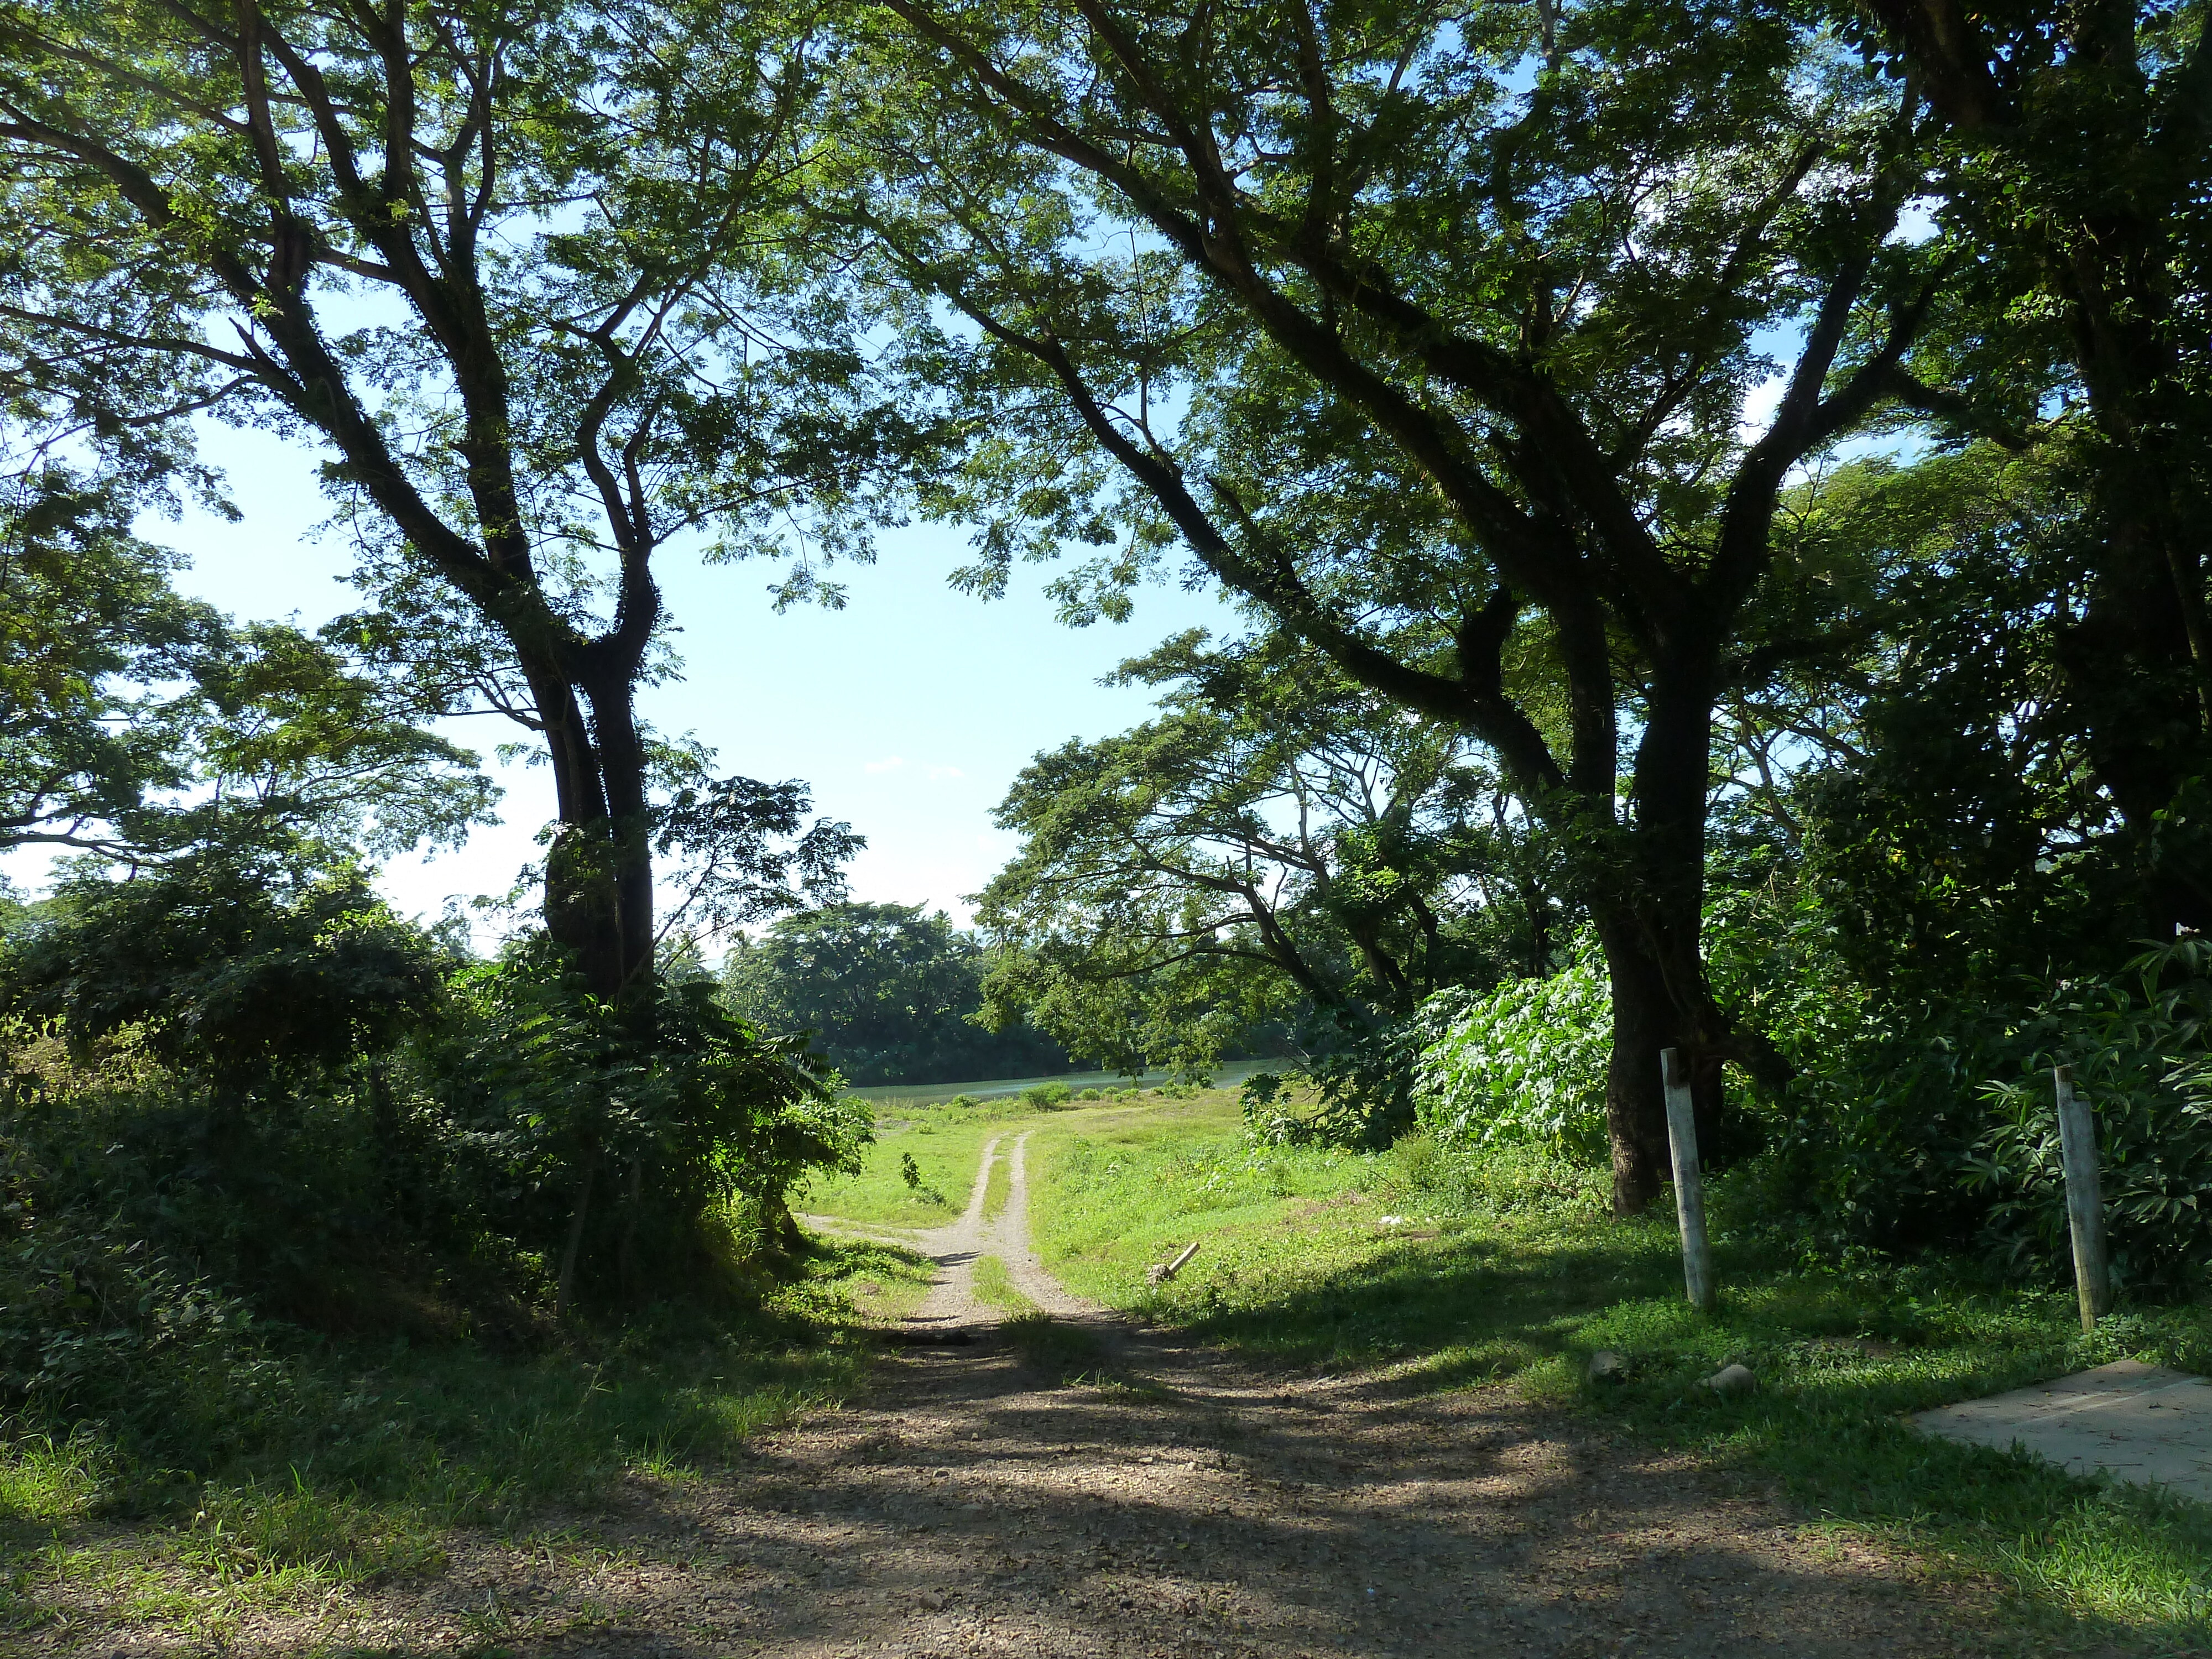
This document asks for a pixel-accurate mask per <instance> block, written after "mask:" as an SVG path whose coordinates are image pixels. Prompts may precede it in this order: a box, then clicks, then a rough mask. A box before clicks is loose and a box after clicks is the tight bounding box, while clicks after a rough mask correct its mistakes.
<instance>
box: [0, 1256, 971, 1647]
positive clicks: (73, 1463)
mask: <svg viewBox="0 0 2212 1659" xmlns="http://www.w3.org/2000/svg"><path fill="white" fill-rule="evenodd" d="M798 1265H799V1273H798V1276H797V1277H796V1278H795V1279H793V1281H791V1282H788V1283H786V1284H782V1285H776V1286H774V1287H772V1288H771V1289H770V1290H769V1291H768V1292H767V1293H766V1294H764V1295H763V1297H761V1298H760V1300H759V1301H758V1303H757V1305H753V1306H750V1307H743V1308H738V1309H733V1310H720V1311H715V1312H711V1313H710V1312H708V1311H707V1310H702V1309H699V1308H696V1307H695V1308H690V1309H685V1308H683V1307H681V1306H680V1305H671V1306H670V1307H668V1308H665V1309H663V1310H657V1311H656V1312H655V1313H654V1314H653V1315H652V1316H648V1318H647V1319H646V1320H645V1321H643V1322H641V1323H640V1324H639V1325H637V1326H635V1327H634V1328H630V1329H629V1330H627V1331H625V1332H623V1333H622V1334H618V1335H616V1336H611V1337H608V1338H604V1339H599V1340H590V1339H586V1340H580V1341H578V1342H577V1343H576V1344H575V1345H574V1346H572V1347H568V1348H565V1349H562V1350H559V1351H555V1352H542V1353H538V1354H529V1355H513V1354H508V1355H501V1354H497V1353H494V1352H486V1351H484V1350H482V1349H479V1348H475V1347H471V1346H462V1345H450V1346H436V1347H418V1346H410V1345H409V1344H408V1343H405V1342H404V1341H403V1342H398V1343H393V1344H391V1345H388V1346H375V1347H372V1346H368V1345H363V1344H358V1343H337V1342H329V1341H321V1340H310V1339H307V1338H305V1337H293V1338H289V1339H287V1338H285V1337H284V1336H283V1335H281V1334H270V1335H264V1336H263V1337H261V1338H260V1339H258V1340H254V1341H252V1342H248V1341H246V1340H245V1339H244V1338H241V1340H240V1343H239V1345H238V1346H236V1348H235V1349H234V1351H232V1352H228V1354H227V1355H226V1356H225V1357H224V1363H222V1364H219V1365H210V1364H208V1363H207V1358H206V1355H205V1354H204V1352H203V1353H200V1354H198V1355H197V1357H196V1364H197V1370H194V1371H193V1372H192V1373H191V1374H189V1375H184V1376H173V1377H163V1376H156V1377H155V1378H154V1379H153V1382H154V1384H155V1386H158V1387H161V1388H164V1389H168V1390H170V1391H171V1393H172V1395H173V1406H172V1407H171V1408H169V1409H165V1410H164V1411H162V1412H161V1413H155V1414H152V1416H151V1417H150V1419H149V1420H143V1421H140V1422H136V1423H133V1424H131V1425H129V1426H128V1427H127V1428H125V1427H122V1426H119V1425H110V1424H107V1423H103V1422H100V1421H91V1422H84V1423H79V1424H76V1425H74V1426H73V1427H65V1426H64V1425H42V1424H40V1423H37V1422H34V1421H26V1420H23V1419H15V1420H14V1421H11V1422H10V1423H9V1424H8V1425H6V1428H7V1432H6V1433H5V1435H4V1437H0V1629H5V1628H10V1627H13V1628H18V1629H21V1628H27V1627H29V1626H34V1625H37V1624H39V1623H41V1622H45V1621H46V1620H48V1619H49V1618H50V1617H51V1616H52V1598H53V1593H55V1592H59V1591H61V1590H63V1589H65V1588H66V1587H67V1586H69V1585H70V1584H71V1583H76V1584H78V1585H79V1586H80V1588H81V1587H82V1585H83V1584H85V1583H88V1582H90V1581H92V1580H94V1579H102V1580H108V1581H115V1580H118V1577H133V1576H136V1577H143V1576H144V1575H146V1574H148V1573H149V1572H150V1573H153V1574H155V1576H156V1577H159V1576H161V1575H162V1574H165V1573H169V1572H173V1571H184V1572H188V1573H190V1574H192V1575H194V1576H195V1577H197V1578H198V1579H199V1580H200V1581H201V1582H207V1581H210V1580H211V1581H213V1582H214V1583H217V1584H219V1585H221V1586H223V1587H225V1589H226V1590H228V1591H234V1592H235V1593H236V1595H238V1596H242V1597H244V1598H245V1599H246V1601H252V1598H253V1596H254V1595H255V1594H257V1593H259V1594H263V1595H280V1594H281V1595H291V1594H294V1593H296V1592H297V1591H298V1590H299V1589H301V1586H302V1584H303V1583H305V1582H307V1581H312V1582H313V1583H362V1582H368V1581H373V1580H376V1579H380V1578H386V1577H404V1576H407V1575H410V1574H414V1573H418V1572H422V1571H435V1570H436V1568H437V1567H439V1566H440V1565H441V1564H442V1561H443V1553H442V1548H441V1543H440V1539H441V1534H443V1533H444V1531H445V1530H446V1529H447V1528H450V1527H453V1526H454V1525H462V1524H465V1525H471V1526H478V1527H485V1528H493V1529H495V1530H501V1529H507V1528H513V1526H515V1525H517V1524H518V1523H519V1522H521V1520H522V1519H523V1518H524V1517H525V1516H527V1515H528V1514H529V1513H530V1512H531V1511H532V1510H537V1509H540V1508H542V1507H543V1506H544V1505H545V1504H550V1503H554V1502H559V1501H570V1500H576V1499H581V1498H588V1497H589V1496H590V1495H591V1494H592V1493H593V1492H597V1491H599V1490H601V1489H603V1488H604V1487H605V1486H606V1485H607V1484H608V1483H609V1482H611V1480H615V1479H617V1478H618V1477H620V1476H622V1475H624V1474H632V1473H642V1474H652V1475H655V1476H658V1477H660V1478H663V1479H668V1480H678V1481H681V1480H686V1479H688V1478H690V1477H692V1476H694V1475H696V1474H701V1473H703V1472H705V1471H708V1470H711V1469H714V1468H718V1467H724V1466H726V1465H728V1464H730V1463H732V1462H735V1461H737V1460H738V1459H740V1458H741V1457H742V1456H743V1455H744V1443H745V1441H746V1439H747V1437H750V1436H751V1435H753V1434H755V1433H756V1432H757V1431H760V1430H762V1429H764V1428H769V1427H771V1426H774V1425H778V1424H781V1423H783V1422H786V1421H787V1420H789V1419H791V1418H793V1416H795V1415H797V1414H798V1413H800V1412H803V1411H805V1410H808V1409H810V1408H811V1407H816V1406H819V1405H823V1404H826V1403H829V1402H832V1401H837V1400H841V1399H842V1398H845V1397H847V1396H848V1395H850V1394H851V1393H852V1392H853V1391H854V1389H857V1388H858V1387H859V1386H860V1384H861V1383H862V1381H863V1379H864V1377H865V1376H866V1371H867V1369H868V1366H869V1364H870V1363H871V1359H872V1356H873V1355H874V1354H875V1353H876V1352H878V1351H879V1350H878V1346H877V1345H876V1344H875V1342H874V1341H873V1340H872V1336H871V1334H870V1332H869V1329H868V1328H867V1326H866V1324H865V1323H864V1322H863V1321H862V1320H861V1319H860V1317H859V1316H857V1315H855V1313H854V1295H855V1293H856V1292H857V1291H862V1290H865V1289H866V1288H867V1287H868V1286H871V1285H873V1286H876V1287H877V1288H878V1290H880V1289H881V1288H882V1287H884V1285H895V1284H896V1283H897V1282H898V1281H902V1280H907V1281H913V1280H917V1279H919V1280H926V1279H927V1277H928V1273H929V1267H928V1264H927V1262H926V1261H922V1260H921V1258H919V1257H916V1256H915V1255H912V1254H911V1253H909V1252H906V1251H902V1250H898V1249H891V1248H889V1247H886V1246H882V1245H878V1244H872V1243H830V1244H826V1245H822V1246H818V1247H817V1248H816V1249H814V1250H813V1251H811V1253H810V1254H809V1255H808V1256H807V1257H805V1259H804V1260H803V1261H801V1262H800V1263H799V1264H798ZM34 1568H35V1571H33V1569H34ZM39 1584H44V1585H46V1589H45V1590H43V1591H42V1590H40V1589H38V1588H36V1586H37V1585H39ZM140 1599H142V1600H143V1596H142V1597H141V1598H140ZM195 1617H196V1619H197V1620H198V1622H200V1623H203V1624H204V1622H205V1619H204V1615H202V1614H196V1615H195Z"/></svg>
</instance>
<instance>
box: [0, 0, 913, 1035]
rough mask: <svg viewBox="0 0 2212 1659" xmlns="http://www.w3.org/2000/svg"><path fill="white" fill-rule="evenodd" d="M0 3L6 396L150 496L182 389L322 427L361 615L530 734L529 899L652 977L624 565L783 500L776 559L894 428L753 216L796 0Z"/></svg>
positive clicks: (843, 505) (628, 572)
mask: <svg viewBox="0 0 2212 1659" xmlns="http://www.w3.org/2000/svg"><path fill="white" fill-rule="evenodd" d="M0 34H4V38H5V43H6V50H5V52H4V53H0V155H4V173H5V179H6V183H5V185H4V196H5V200H6V203H7V206H8V210H9V222H10V224H11V225H13V226H15V227H17V228H18V229H19V234H18V235H17V237H16V239H15V244H14V248H15V257H14V258H11V259H10V260H9V261H8V262H7V264H6V266H5V270H4V273H0V316H4V318H5V319H6V322H5V331H6V335H7V341H6V344H7V351H8V356H9V362H11V364H14V365H15V370H14V371H13V373H12V374H11V378H10V383H9V416H10V419H11V421H12V422H14V424H15V427H16V428H17V429H18V430H20V431H21V433H22V434H23V435H24V436H25V438H26V440H27V443H28V444H29V446H30V447H32V448H33V451H34V452H35V453H52V452H53V451H54V450H55V449H57V448H60V447H65V446H69V445H72V444H75V445H79V446H82V447H88V448H90V449H91V450H92V451H94V453H95V454H96V455H97V457H98V459H99V465H100V466H101V467H102V468H103V469H104V477H108V478H112V479H113V480H115V481H117V482H118V484H119V485H121V486H123V487H125V488H127V489H133V490H137V491H145V492H150V493H151V494H152V495H154V496H155V498H157V499H158V498H160V497H161V496H163V495H169V496H171V497H172V499H173V492H174V489H175V488H176V487H177V486H178V485H179V483H181V484H183V485H184V486H185V488H187V489H193V490H196V491H197V492H198V493H200V494H202V495H206V496H208V497H209V498H210V500H215V499H216V495H215V481H214V480H213V479H212V478H210V477H209V476H207V474H206V473H205V472H204V470H203V469H200V468H198V467H197V465H195V463H194V461H193V459H192V434H191V420H192V418H193V417H195V416H211V417H212V418H216V419H220V420H225V421H229V422H236V423H239V424H258V425H270V426H273V427H274V428H276V429H277V430H278V431H280V432H282V433H283V434H284V435H287V436H288V437H291V438H294V439H296V440H298V441H300V443H301V447H302V448H303V449H304V450H306V451H307V453H315V452H317V451H319V452H320V454H321V456H322V458H323V462H324V471H323V477H324V482H325V484H326V486H327V487H328V489H329V490H330V492H331V496H332V500H333V502H334V504H335V506H336V507H337V516H338V517H339V519H340V520H342V521H343V523H344V524H345V526H347V528H348V529H349V530H350V531H351V532H353V534H354V536H355V538H356V541H357V543H358V544H360V545H361V546H362V550H363V554H364V557H363V564H362V571H361V580H362V582H363V585H364V586H367V587H368V589H369V590H370V592H371V593H372V596H373V597H374V598H375V599H378V600H380V601H383V602H384V603H380V604H379V605H375V606H374V607H373V608H372V610H371V611H370V613H369V614H368V616H367V617H363V618H358V619H355V620H356V625H357V634H358V636H359V637H361V638H362V640H364V641H367V642H368V648H374V649H379V650H389V651H391V652H392V653H394V654H396V655H398V656H399V657H401V658H403V659H412V662H413V665H415V666H416V667H417V668H418V669H420V670H421V672H420V675H419V680H420V683H422V684H429V685H435V686H436V687H437V688H438V690H440V692H441V694H447V693H450V694H452V695H453V696H457V697H459V698H460V699H461V700H463V701H465V702H467V703H468V704H470V705H471V706H472V707H477V708H487V709H489V710H493V711H496V712H499V713H501V714H505V715H507V716H509V717H511V718H513V720H516V721H518V722H519V723H520V725H522V726H524V727H526V728H527V729H528V730H529V731H531V732H533V733H536V734H538V737H539V738H540V739H541V740H542V742H543V744H544V750H543V753H544V758H545V759H546V760H547V761H548V763H550V766H551V768H552V769H553V771H554V773H555V775H556V780H557V786H558V787H557V789H556V794H557V798H558V801H559V807H560V812H561V820H562V821H561V828H560V829H559V831H558V832H557V833H556V835H555V836H553V838H552V847H551V849H550V854H549V857H548V859H547V861H546V869H545V872H544V873H545V877H546V885H547V892H546V907H545V921H546V926H547V927H548V928H549V930H550V932H551V933H553V935H554V936H555V937H556V939H559V940H560V941H561V942H562V945H564V947H565V948H567V949H568V950H570V951H572V952H574V953H575V954H576V956H577V957H578V960H579V963H580V969H581V971H583V972H584V974H585V975H586V980H587V981H588V983H589V984H590V986H591V987H592V992H593V994H596V995H599V996H600V997H602V998H606V999H611V1000H614V999H620V998H623V997H628V996H631V995H633V994H635V995H637V996H640V997H641V998H643V999H644V1000H650V997H649V993H648V992H647V987H646V982H647V981H648V980H649V979H650V978H651V976H652V972H653V954H654V949H655V945H656V943H657V940H656V936H655V929H654V927H653V915H652V910H653V880H652V872H651V862H652V850H651V844H650V843H651V836H652V832H653V825H652V823H650V819H651V817H652V811H651V803H650V802H649V800H648V787H647V771H648V758H649V749H650V738H649V734H648V733H647V732H645V731H644V730H643V729H642V728H641V724H640V722H639V720H638V717H637V712H636V707H635V698H636V691H637V689H638V686H639V685H640V684H641V683H642V682H644V681H647V680H649V679H651V678H655V677H657V676H659V674H661V673H664V672H665V671H667V668H668V666H669V665H668V663H667V661H666V659H665V642H664V637H663V636H664V627H663V624H664V621H665V618H664V615H663V610H662V603H661V594H660V588H659V584H658V583H657V581H656V580H655V579H654V576H653V558H654V556H655V555H656V553H657V552H659V550H661V549H662V548H664V547H665V545H666V544H667V543H668V542H669V541H670V540H671V538H694V537H696V538H703V539H704V540H705V542H706V543H707V544H708V551H709V553H710V555H711V556H714V557H718V558H734V557H741V556H746V555H748V554H750V553H752V552H756V551H759V550H764V549H766V548H769V547H772V546H777V545H779V544H781V537H782V535H783V533H784V532H785V531H786V529H787V527H789V526H793V524H794V523H795V524H798V525H799V526H803V531H802V533H803V535H804V538H805V544H806V546H807V549H808V554H807V556H805V557H803V558H802V559H801V561H800V568H799V570H798V571H797V572H795V573H794V576H793V581H792V582H791V583H789V584H787V586H788V587H789V588H791V589H792V590H793V591H794V592H795V591H797V590H799V589H805V588H810V587H811V586H814V585H815V582H816V568H817V564H818V563H819V562H821V561H822V560H823V559H826V558H829V557H832V556H836V555H837V554H840V553H845V552H857V551H860V550H863V549H864V547H865V543H866V525H867V523H868V522H869V521H870V520H872V518H874V517H876V516H878V515H879V513H880V512H881V511H882V510H883V508H884V505H885V501H886V500H887V496H886V494H885V492H886V491H890V492H893V493H895V492H896V481H897V479H898V478H899V477H900V476H901V473H902V467H903V466H904V465H907V464H908V463H909V462H910V461H912V460H913V459H914V458H915V454H916V453H917V450H918V448H919V447H922V446H923V445H924V444H925V442H926V434H927V425H928V422H927V420H926V419H923V420H921V421H919V422H917V421H916V420H915V419H913V418H909V416H908V411H907V410H905V409H904V408H903V407H902V406H901V405H900V403H899V400H898V399H896V398H890V397H887V396H885V395H884V391H883V388H882V387H881V386H879V385H878V383H877V382H876V380H875V379H874V377H873V376H872V374H871V372H870V366H869V363H868V361H867V357H866V353H865V352H864V351H862V349H860V343H859V340H858V338H857V330H858V326H859V325H857V324H856V321H855V318H854V304H853V302H854V292H853V290H852V289H850V287H849V285H842V284H840V283H836V282H835V281H834V280H829V279H828V277H827V276H826V274H825V273H823V272H821V271H815V272H812V273H810V272H808V271H807V270H806V269H805V264H804V255H803V251H802V250H801V249H800V248H799V246H797V245H796V243H795V240H794V238H793V236H792V235H790V234H787V233H788V229H789V223H788V222H789V216H790V213H791V211H792V210H793V206H794V204H795V203H796V202H798V201H799V200H800V199H802V198H803V197H804V194H805V191H806V189H807V185H806V184H805V179H806V176H807V167H806V165H805V160H804V157H805V152H806V148H807V145H808V143H809V142H810V140H809V139H808V137H806V134H805V130H804V123H803V121H802V120H801V116H802V114H803V112H805V111H806V110H807V109H809V108H810V107H811V102H812V100H811V94H810V85H811V79H812V76H813V73H814V68H815V64H814V58H815V51H814V48H813V46H812V44H811V41H810V40H808V38H807V30H806V27H805V24H804V22H803V21H799V22H795V21H794V20H793V19H792V18H791V17H789V16H787V15H785V14H782V13H780V12H776V11H774V10H773V9H767V10H760V11H753V12H746V13H744V14H731V13H722V12H719V11H716V12H713V13H712V14H711V15H709V12H708V9H702V8H694V7H692V6H690V5H688V4H685V3H682V0H676V3H665V4H664V3H656V0H636V3H629V0H624V3H620V4H617V5H615V6H613V7H612V8H609V7H607V6H605V5H601V4H597V3H592V4H575V3H562V0H556V3H551V4H546V5H537V6H531V7H526V8H522V9H512V8H497V7H494V8H489V9H486V8H468V7H463V8H459V9H454V8H441V7H431V8H422V7H415V8H403V9H400V10H398V11H396V12H391V13H389V14H386V13H381V12H379V13H370V12H360V11H352V10H345V9H340V10H337V11H331V10H327V9H317V8H315V7H313V6H305V5H301V4H298V3H294V0H265V3H253V4H250V5H249V6H247V8H246V9H245V10H243V11H239V10H237V9H235V8H232V7H225V6H215V7H210V6H207V5H205V4H203V3H198V0H188V3H180V4H167V3H138V0H117V3H101V4H83V3H76V0H64V3H11V4H9V5H7V6H6V7H4V8H0ZM708 40H711V49H702V47H704V46H706V44H707V42H708ZM795 261H796V263H795ZM810 274H811V275H814V276H821V277H823V280H815V281H809V280H806V278H807V277H808V276H809V275H810ZM771 341H773V342H775V345H774V346H773V347H771V346H770V344H769V343H770V342H771ZM741 793H744V792H741ZM690 816H692V817H697V816H698V815H697V814H696V813H692V814H690ZM711 817H712V815H711V814H709V815H708V818H706V819H702V821H701V825H700V826H696V827H704V825H705V824H706V823H708V822H709V821H711Z"/></svg>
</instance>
